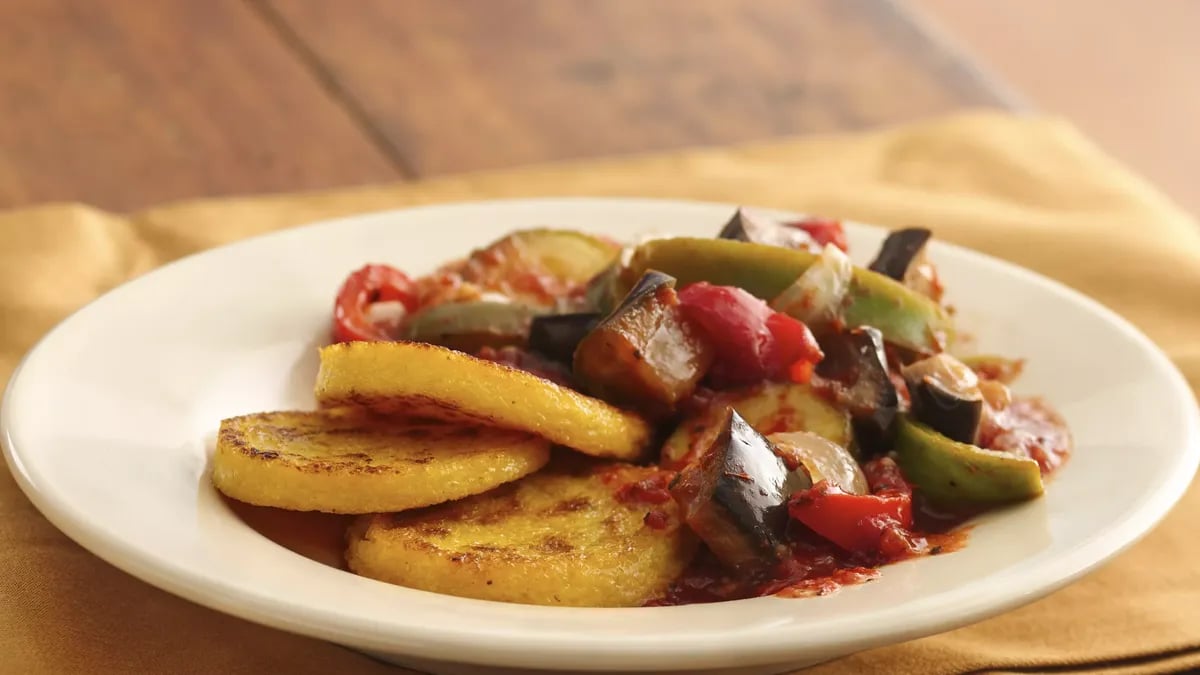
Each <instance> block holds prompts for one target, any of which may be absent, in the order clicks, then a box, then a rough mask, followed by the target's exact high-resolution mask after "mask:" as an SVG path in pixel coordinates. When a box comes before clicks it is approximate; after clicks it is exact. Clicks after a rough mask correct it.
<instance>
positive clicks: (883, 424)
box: [816, 326, 900, 459]
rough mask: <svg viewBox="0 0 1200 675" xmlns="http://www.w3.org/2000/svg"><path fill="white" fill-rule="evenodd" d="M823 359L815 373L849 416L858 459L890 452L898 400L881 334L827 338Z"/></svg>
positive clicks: (870, 331)
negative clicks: (832, 386) (827, 383)
mask: <svg viewBox="0 0 1200 675" xmlns="http://www.w3.org/2000/svg"><path fill="white" fill-rule="evenodd" d="M821 350H822V351H823V352H825V358H824V359H822V360H821V362H820V363H819V364H817V368H816V372H817V374H818V375H820V376H821V377H823V378H825V379H826V380H830V381H832V382H833V383H836V384H835V389H834V390H835V393H836V395H837V398H838V402H839V403H841V404H842V405H844V406H846V408H847V409H848V410H849V412H850V426H851V428H852V429H853V431H854V441H855V445H857V446H858V448H857V449H858V454H859V458H860V459H865V458H868V457H873V456H876V455H880V454H883V453H885V452H887V451H888V450H890V449H891V446H892V440H893V438H894V437H895V431H896V416H897V415H898V414H899V411H900V396H899V394H898V392H897V391H896V385H895V384H894V383H893V382H892V378H891V377H890V375H889V374H888V364H887V355H886V354H885V353H884V350H883V334H882V333H880V332H879V330H877V329H875V328H872V327H870V326H862V327H860V328H855V329H853V330H850V331H846V332H843V333H837V334H834V335H827V336H825V339H824V340H823V341H822V342H821Z"/></svg>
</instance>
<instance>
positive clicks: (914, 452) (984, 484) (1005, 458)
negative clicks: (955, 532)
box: [896, 416, 1043, 507]
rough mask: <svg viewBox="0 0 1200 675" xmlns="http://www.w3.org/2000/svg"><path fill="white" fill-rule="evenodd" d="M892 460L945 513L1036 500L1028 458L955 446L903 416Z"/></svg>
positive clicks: (1034, 470) (1038, 489)
mask: <svg viewBox="0 0 1200 675" xmlns="http://www.w3.org/2000/svg"><path fill="white" fill-rule="evenodd" d="M898 426H899V431H898V433H897V435H896V459H897V461H898V462H899V464H900V468H901V469H902V470H903V471H904V476H905V477H906V478H908V480H910V481H912V482H913V484H915V485H916V486H917V489H919V490H920V491H921V492H922V493H923V494H924V495H925V496H926V497H928V498H929V499H930V500H931V501H933V502H935V503H937V504H939V505H941V506H947V507H954V506H980V505H991V504H1002V503H1005V502H1015V501H1021V500H1024V499H1031V498H1033V497H1036V496H1038V495H1040V494H1042V490H1043V485H1042V473H1041V469H1039V468H1038V463H1037V462H1036V461H1034V460H1032V459H1030V458H1028V457H1020V456H1018V455H1013V454H1009V453H1006V452H998V451H995V450H985V449H983V448H980V447H977V446H974V445H971V444H969V443H959V442H957V441H954V440H952V439H949V438H946V437H945V436H943V435H942V434H939V433H938V432H937V431H935V430H933V429H931V428H929V427H927V426H925V425H923V424H921V423H920V422H917V421H915V420H913V419H911V418H909V417H907V416H905V417H903V418H902V419H901V420H900V423H899V425H898Z"/></svg>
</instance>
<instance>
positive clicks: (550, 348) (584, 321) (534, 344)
mask: <svg viewBox="0 0 1200 675" xmlns="http://www.w3.org/2000/svg"><path fill="white" fill-rule="evenodd" d="M601 318H603V317H602V316H601V315H600V314H598V313H596V312H584V313H578V314H552V315H549V316H539V317H537V318H535V319H534V320H533V323H531V324H530V325H529V348H530V349H532V350H534V351H536V352H538V353H539V354H542V355H543V356H546V357H547V358H550V359H553V360H555V361H559V362H561V363H567V364H569V363H571V360H572V359H574V358H575V348H576V347H578V346H579V342H580V340H583V338H584V336H586V335H587V334H588V333H590V332H591V331H592V329H593V328H595V327H596V324H598V323H600V319H601Z"/></svg>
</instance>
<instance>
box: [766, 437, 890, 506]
mask: <svg viewBox="0 0 1200 675" xmlns="http://www.w3.org/2000/svg"><path fill="white" fill-rule="evenodd" d="M767 440H768V441H770V442H771V443H773V444H774V445H775V452H776V453H777V454H778V455H779V456H780V457H781V458H783V461H784V463H785V464H787V465H788V466H802V467H804V470H805V471H806V472H808V477H809V478H810V479H812V482H813V484H816V483H819V482H821V481H828V482H829V484H830V485H833V486H835V487H837V488H838V489H840V490H841V491H842V492H846V493H849V494H852V495H865V494H867V493H868V492H869V491H870V488H869V487H868V486H867V477H866V476H865V475H864V474H863V472H862V469H861V468H859V466H858V462H856V461H855V460H854V457H853V456H851V455H850V451H849V450H847V449H846V448H843V447H842V446H840V445H838V444H837V443H834V442H833V441H830V440H829V439H827V438H823V437H821V436H818V435H817V434H814V433H812V432H809V431H789V432H784V433H778V434H771V435H770V436H767Z"/></svg>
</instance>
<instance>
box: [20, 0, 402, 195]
mask: <svg viewBox="0 0 1200 675" xmlns="http://www.w3.org/2000/svg"><path fill="white" fill-rule="evenodd" d="M399 175H400V174H399V172H398V171H397V167H396V165H395V163H394V162H393V161H392V160H391V159H389V157H388V156H387V153H386V152H385V151H383V150H381V149H380V148H378V147H377V146H376V145H375V144H374V143H373V142H372V140H371V139H370V138H369V136H368V135H367V134H365V133H364V132H363V131H362V130H361V129H360V128H359V126H358V125H357V123H356V121H355V120H354V119H353V115H352V114H351V113H350V112H348V111H347V109H346V107H345V106H344V105H343V103H342V102H340V101H338V100H336V97H335V96H332V95H331V94H330V93H329V92H328V91H327V90H326V88H325V87H323V86H322V84H321V83H320V81H319V80H318V79H317V78H315V77H314V76H313V74H312V73H311V72H310V70H309V69H308V68H307V67H306V66H305V65H304V63H303V62H302V60H301V59H299V58H298V57H297V55H296V54H295V53H294V50H293V49H292V48H291V47H289V46H288V45H287V44H286V43H285V41H284V40H282V39H280V37H279V36H278V34H277V31H276V29H275V28H274V27H273V26H272V25H271V24H270V23H269V22H268V21H265V20H264V18H263V17H262V16H261V15H260V14H259V13H258V12H256V11H254V9H253V8H252V7H248V6H247V5H246V4H245V3H244V2H242V0H204V1H203V2H191V1H190V0H169V1H167V0H151V1H146V0H107V1H106V2H94V1H93V0H4V1H3V2H0V206H12V205H17V204H24V203H31V202H37V201H45V200H83V201H87V202H91V203H92V204H95V205H98V206H104V207H108V208H112V209H133V208H136V207H139V206H143V205H147V204H151V203H155V202H160V201H163V200H167V199H175V198H180V197H191V196H199V195H214V194H224V193H233V192H239V193H240V192H262V191H277V190H297V189H305V188H318V187H325V186H331V185H338V184H347V183H359V182H364V181H377V180H391V179H396V178H398V177H399Z"/></svg>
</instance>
